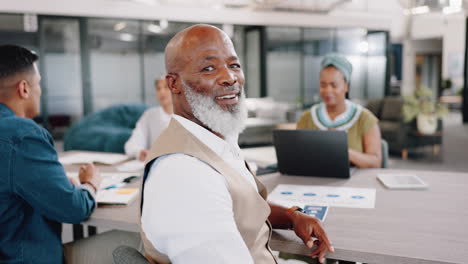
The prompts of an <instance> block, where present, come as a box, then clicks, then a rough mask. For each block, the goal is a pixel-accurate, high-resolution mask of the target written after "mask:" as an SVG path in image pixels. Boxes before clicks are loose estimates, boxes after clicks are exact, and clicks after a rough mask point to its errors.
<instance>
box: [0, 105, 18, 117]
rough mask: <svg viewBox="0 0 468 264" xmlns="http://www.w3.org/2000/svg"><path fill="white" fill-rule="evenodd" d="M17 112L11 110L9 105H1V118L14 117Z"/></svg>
mask: <svg viewBox="0 0 468 264" xmlns="http://www.w3.org/2000/svg"><path fill="white" fill-rule="evenodd" d="M12 115H15V112H13V110H11V109H10V108H9V107H8V106H7V105H5V104H1V103H0V117H5V116H12Z"/></svg>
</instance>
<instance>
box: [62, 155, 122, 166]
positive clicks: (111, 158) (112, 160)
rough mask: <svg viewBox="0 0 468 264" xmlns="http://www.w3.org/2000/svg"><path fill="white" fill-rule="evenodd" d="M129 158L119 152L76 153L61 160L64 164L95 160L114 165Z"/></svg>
mask: <svg viewBox="0 0 468 264" xmlns="http://www.w3.org/2000/svg"><path fill="white" fill-rule="evenodd" d="M127 159H129V157H128V156H126V155H123V154H117V153H74V154H69V155H66V156H64V157H61V158H59V162H60V163H62V164H63V165H70V164H84V163H93V162H95V163H101V164H106V165H114V164H117V163H119V162H122V161H125V160H127Z"/></svg>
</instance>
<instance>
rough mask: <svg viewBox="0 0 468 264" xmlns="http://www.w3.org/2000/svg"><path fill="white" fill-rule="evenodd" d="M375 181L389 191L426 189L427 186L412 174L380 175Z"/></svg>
mask: <svg viewBox="0 0 468 264" xmlns="http://www.w3.org/2000/svg"><path fill="white" fill-rule="evenodd" d="M377 179H379V181H380V182H382V184H383V185H385V187H387V188H389V189H427V188H428V187H429V186H428V185H427V184H426V183H425V182H424V181H423V180H421V178H419V177H418V176H416V175H414V174H405V173H382V174H378V175H377Z"/></svg>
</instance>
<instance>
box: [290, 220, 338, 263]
mask: <svg viewBox="0 0 468 264" xmlns="http://www.w3.org/2000/svg"><path fill="white" fill-rule="evenodd" d="M291 222H292V224H293V227H294V232H295V233H296V235H297V236H298V237H299V238H301V239H302V241H304V244H305V245H306V246H307V247H308V248H312V247H313V246H314V244H315V245H317V248H315V249H314V251H312V253H311V255H312V258H316V257H318V260H319V262H320V263H324V262H325V254H326V253H327V251H329V252H330V253H333V252H335V250H334V249H333V246H332V245H331V243H330V240H329V239H328V237H327V234H326V233H325V230H324V229H323V227H322V223H321V221H320V220H319V219H317V218H315V217H312V216H308V215H306V214H303V213H301V212H299V211H295V212H294V213H293V214H291Z"/></svg>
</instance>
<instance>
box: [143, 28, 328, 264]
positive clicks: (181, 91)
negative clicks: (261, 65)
mask: <svg viewBox="0 0 468 264" xmlns="http://www.w3.org/2000/svg"><path fill="white" fill-rule="evenodd" d="M165 64H166V71H167V75H166V81H167V83H168V86H169V88H170V90H171V93H172V96H173V105H174V115H173V118H172V119H171V122H170V123H169V126H168V128H167V129H166V130H164V131H163V133H162V134H161V135H160V136H159V137H158V139H157V140H156V142H155V143H154V144H153V146H152V147H151V150H150V153H149V154H148V157H147V159H146V161H147V164H146V168H145V175H144V177H143V185H142V186H143V187H142V199H141V203H142V204H141V208H142V215H141V235H142V240H143V244H144V248H145V254H146V256H147V258H148V259H149V261H150V262H151V263H159V264H165V263H173V264H178V263H192V264H197V263H204V264H205V263H224V264H229V263H233V264H234V263H236V264H237V263H242V264H249V263H252V264H253V263H256V264H274V263H277V260H276V258H275V256H273V254H272V252H271V250H270V247H269V242H270V238H271V230H272V228H283V229H286V228H291V229H293V230H294V231H295V233H296V234H297V235H298V237H299V238H300V239H302V241H303V242H304V244H305V245H306V246H307V247H308V248H311V252H310V254H311V256H312V257H316V258H318V259H319V261H320V262H322V263H323V262H324V261H325V255H326V254H327V252H328V251H330V252H333V247H332V246H331V243H330V241H329V239H328V236H327V234H326V233H325V230H324V229H323V226H322V224H321V222H320V220H318V219H317V218H314V217H311V216H308V215H306V214H304V213H302V211H301V209H300V208H299V207H297V206H293V207H291V208H285V207H283V206H279V205H275V204H273V203H269V202H267V200H266V196H267V191H266V188H265V186H263V184H262V183H261V182H259V181H258V180H257V179H256V177H255V176H254V175H253V174H252V173H251V172H250V170H249V169H248V167H247V165H246V163H245V161H244V159H243V157H242V155H241V152H240V148H239V146H238V144H237V139H238V136H239V133H240V132H241V131H242V130H243V128H244V127H245V121H246V118H247V108H246V105H245V94H244V82H245V80H244V74H243V71H242V67H241V64H240V62H239V58H238V57H237V54H236V52H235V50H234V46H233V44H232V42H231V40H230V38H229V36H228V35H227V34H226V33H224V32H223V31H221V30H220V29H218V28H216V27H214V26H210V25H194V26H192V27H189V28H186V29H184V30H183V31H181V32H179V33H177V34H176V35H175V36H174V37H173V38H172V39H171V40H170V42H169V43H168V45H167V46H166V50H165ZM314 238H315V239H314ZM314 245H315V246H316V247H315V248H313V247H314ZM312 248H313V249H312Z"/></svg>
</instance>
